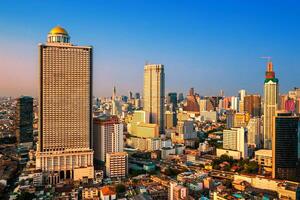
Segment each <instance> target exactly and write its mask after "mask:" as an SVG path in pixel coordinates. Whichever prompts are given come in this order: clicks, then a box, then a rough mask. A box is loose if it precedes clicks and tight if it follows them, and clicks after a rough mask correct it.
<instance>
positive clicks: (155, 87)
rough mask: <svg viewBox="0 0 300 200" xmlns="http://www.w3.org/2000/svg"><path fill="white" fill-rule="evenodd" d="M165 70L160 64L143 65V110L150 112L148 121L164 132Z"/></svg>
mask: <svg viewBox="0 0 300 200" xmlns="http://www.w3.org/2000/svg"><path fill="white" fill-rule="evenodd" d="M164 99H165V72H164V66H163V65H161V64H147V65H145V67H144V110H145V111H146V112H149V114H150V118H149V119H150V123H154V124H158V125H159V132H160V133H161V134H163V133H164V127H165V126H164V113H165V112H164Z"/></svg>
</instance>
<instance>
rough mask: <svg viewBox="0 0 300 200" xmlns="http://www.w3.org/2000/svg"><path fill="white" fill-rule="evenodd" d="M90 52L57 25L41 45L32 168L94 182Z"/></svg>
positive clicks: (90, 50) (89, 49)
mask: <svg viewBox="0 0 300 200" xmlns="http://www.w3.org/2000/svg"><path fill="white" fill-rule="evenodd" d="M92 65H93V64H92V47H91V46H75V45H73V44H71V43H70V36H69V34H68V33H67V31H66V30H65V29H63V28H61V27H59V26H57V27H55V28H53V29H52V30H51V31H50V32H49V34H48V40H47V43H46V44H39V69H40V70H39V73H40V74H39V76H40V78H39V81H40V82H39V86H40V89H39V142H38V147H37V155H36V168H37V169H42V170H43V171H49V172H51V173H53V174H57V173H58V174H59V176H60V178H63V179H64V178H71V179H72V178H73V179H75V180H76V179H81V178H82V177H84V176H85V177H89V178H92V177H93V173H94V167H93V151H92V150H91V133H92Z"/></svg>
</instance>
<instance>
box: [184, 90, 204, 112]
mask: <svg viewBox="0 0 300 200" xmlns="http://www.w3.org/2000/svg"><path fill="white" fill-rule="evenodd" d="M183 110H184V111H187V112H192V113H199V112H200V107H199V104H198V101H197V99H196V95H195V93H194V88H191V89H190V90H189V94H188V95H187V96H186V105H184V107H183Z"/></svg>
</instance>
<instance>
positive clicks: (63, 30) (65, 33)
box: [49, 26, 68, 35]
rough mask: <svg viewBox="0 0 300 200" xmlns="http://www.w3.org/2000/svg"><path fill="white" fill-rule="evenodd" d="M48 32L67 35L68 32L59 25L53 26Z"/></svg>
mask: <svg viewBox="0 0 300 200" xmlns="http://www.w3.org/2000/svg"><path fill="white" fill-rule="evenodd" d="M49 34H52V35H58V34H62V35H68V32H67V31H66V30H65V29H64V28H62V27H60V26H55V27H54V28H53V29H51V31H50V32H49Z"/></svg>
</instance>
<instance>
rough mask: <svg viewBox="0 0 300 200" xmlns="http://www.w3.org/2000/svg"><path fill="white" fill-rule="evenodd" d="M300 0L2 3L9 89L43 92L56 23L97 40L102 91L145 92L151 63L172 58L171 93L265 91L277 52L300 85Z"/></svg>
mask: <svg viewBox="0 0 300 200" xmlns="http://www.w3.org/2000/svg"><path fill="white" fill-rule="evenodd" d="M299 13H300V2H297V1H292V0H291V1H284V2H283V1H277V0H275V1H271V0H269V1H263V2H262V1H258V0H256V1H247V2H246V1H237V0H228V1H225V0H224V1H217V0H215V1H209V2H202V1H201V2H200V1H196V0H188V1H176V0H175V1H172V2H171V3H170V2H169V1H159V0H152V1H150V0H148V1H117V0H112V1H89V2H88V3H87V2H84V1H79V0H76V1H72V2H69V1H64V2H61V1H51V2H44V1H38V0H30V1H3V2H1V6H0V19H1V20H0V27H1V29H0V30H1V31H0V43H1V45H0V72H1V73H0V96H19V95H31V96H37V93H38V92H37V91H38V87H37V85H38V81H37V80H38V66H37V64H38V56H37V50H38V49H37V45H38V43H44V42H45V41H46V37H47V33H48V32H49V31H50V30H51V28H53V27H54V26H56V25H61V26H62V27H64V28H65V29H66V30H67V31H68V32H69V34H70V36H71V42H72V43H73V44H76V45H92V46H93V47H94V82H93V83H94V85H93V88H94V96H111V94H112V88H113V86H116V87H117V92H118V94H125V95H127V94H128V92H129V91H132V92H142V88H143V67H144V63H145V62H147V61H148V62H150V63H161V64H164V65H165V74H166V92H169V91H176V92H184V93H187V91H188V88H190V87H194V88H195V91H196V92H197V93H200V95H216V94H218V93H219V91H220V90H221V89H222V90H224V91H225V95H236V94H237V91H238V90H239V89H246V90H247V91H249V92H252V93H262V90H263V81H264V72H265V66H266V61H265V60H262V59H260V57H261V56H271V57H272V60H273V63H274V70H275V72H276V76H277V77H278V79H279V84H280V91H281V93H284V92H286V91H288V90H291V89H292V88H293V87H297V86H300V84H299V74H300V67H299V64H298V63H299V61H298V58H299V57H300V55H299V54H300V40H299V35H300V27H299V24H300V15H299Z"/></svg>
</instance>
